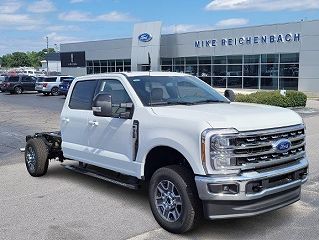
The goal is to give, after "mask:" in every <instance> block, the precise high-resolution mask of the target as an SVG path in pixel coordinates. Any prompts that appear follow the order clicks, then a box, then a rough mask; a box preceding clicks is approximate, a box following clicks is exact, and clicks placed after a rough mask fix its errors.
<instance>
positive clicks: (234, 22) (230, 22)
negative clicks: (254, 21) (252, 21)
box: [216, 18, 249, 27]
mask: <svg viewBox="0 0 319 240" xmlns="http://www.w3.org/2000/svg"><path fill="white" fill-rule="evenodd" d="M248 22H249V20H248V19H246V18H229V19H224V20H220V21H219V22H217V23H216V26H217V27H236V26H244V25H247V24H248Z"/></svg>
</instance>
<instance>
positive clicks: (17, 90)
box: [14, 86, 23, 94]
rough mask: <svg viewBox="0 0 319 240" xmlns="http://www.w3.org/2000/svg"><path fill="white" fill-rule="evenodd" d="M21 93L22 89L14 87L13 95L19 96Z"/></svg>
mask: <svg viewBox="0 0 319 240" xmlns="http://www.w3.org/2000/svg"><path fill="white" fill-rule="evenodd" d="M22 92H23V89H22V87H20V86H16V87H15V88H14V93H15V94H21V93H22Z"/></svg>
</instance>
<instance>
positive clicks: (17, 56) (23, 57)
mask: <svg viewBox="0 0 319 240" xmlns="http://www.w3.org/2000/svg"><path fill="white" fill-rule="evenodd" d="M11 67H31V61H30V59H29V58H28V55H27V54H26V53H24V52H14V53H12V65H11Z"/></svg>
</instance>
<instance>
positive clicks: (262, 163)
mask: <svg viewBox="0 0 319 240" xmlns="http://www.w3.org/2000/svg"><path fill="white" fill-rule="evenodd" d="M281 139H288V140H289V141H290V142H291V146H290V148H289V150H287V151H286V152H278V151H276V150H275V148H274V143H275V142H277V141H278V140H281ZM224 151H225V153H226V154H227V155H228V156H229V157H230V166H233V167H236V168H240V169H241V170H246V169H258V168H259V169H260V168H265V167H269V166H274V165H280V164H284V163H288V162H293V161H297V160H298V159H300V158H302V157H303V156H304V155H305V130H304V126H303V125H298V126H293V127H286V128H278V129H269V130H263V131H254V132H240V133H239V134H238V135H237V136H233V137H231V138H229V147H227V148H226V149H224Z"/></svg>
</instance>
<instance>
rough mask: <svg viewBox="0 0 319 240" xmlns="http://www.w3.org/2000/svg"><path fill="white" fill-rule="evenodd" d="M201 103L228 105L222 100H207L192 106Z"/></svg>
mask: <svg viewBox="0 0 319 240" xmlns="http://www.w3.org/2000/svg"><path fill="white" fill-rule="evenodd" d="M201 103H228V102H226V101H223V100H213V99H207V100H202V101H197V102H193V104H201Z"/></svg>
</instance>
